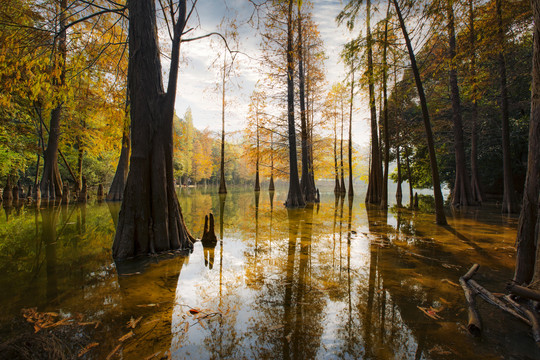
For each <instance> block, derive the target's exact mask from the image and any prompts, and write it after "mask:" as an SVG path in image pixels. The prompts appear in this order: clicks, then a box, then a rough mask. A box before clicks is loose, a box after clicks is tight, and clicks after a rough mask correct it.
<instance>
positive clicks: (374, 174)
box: [366, 0, 383, 204]
mask: <svg viewBox="0 0 540 360" xmlns="http://www.w3.org/2000/svg"><path fill="white" fill-rule="evenodd" d="M366 11H367V13H366V31H367V35H366V41H367V72H368V81H369V110H370V113H371V168H370V171H369V181H368V191H367V193H366V202H367V203H370V204H380V203H381V192H382V177H383V176H382V163H381V153H380V148H379V134H378V126H377V108H376V106H375V80H374V75H373V49H372V46H373V39H372V36H371V25H370V20H371V0H367V1H366Z"/></svg>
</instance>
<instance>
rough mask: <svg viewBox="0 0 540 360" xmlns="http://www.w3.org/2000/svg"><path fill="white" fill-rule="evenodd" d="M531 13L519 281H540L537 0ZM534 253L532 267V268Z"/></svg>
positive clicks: (539, 14) (539, 4) (539, 30)
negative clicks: (527, 141) (539, 240)
mask: <svg viewBox="0 0 540 360" xmlns="http://www.w3.org/2000/svg"><path fill="white" fill-rule="evenodd" d="M531 5H532V10H533V16H534V30H533V34H534V40H533V61H532V83H531V118H530V123H529V158H528V162H527V178H526V180H525V189H524V191H523V204H522V207H521V213H520V215H519V223H518V232H517V239H516V245H517V255H516V270H515V273H514V281H515V282H516V283H517V284H518V285H521V284H523V283H525V284H528V283H529V282H531V278H533V274H534V279H533V281H534V282H537V281H540V251H538V249H537V247H538V245H537V244H535V242H536V241H538V233H537V231H538V229H537V228H536V227H537V226H539V225H540V224H538V223H537V220H538V200H539V199H538V196H539V195H540V1H538V0H532V1H531ZM535 255H536V269H535Z"/></svg>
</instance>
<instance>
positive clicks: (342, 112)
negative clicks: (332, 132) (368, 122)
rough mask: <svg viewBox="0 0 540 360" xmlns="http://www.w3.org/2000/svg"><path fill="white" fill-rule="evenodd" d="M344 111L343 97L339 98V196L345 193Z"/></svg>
mask: <svg viewBox="0 0 540 360" xmlns="http://www.w3.org/2000/svg"><path fill="white" fill-rule="evenodd" d="M344 118H345V109H344V107H343V97H341V138H340V146H339V148H340V165H339V170H340V176H341V183H340V194H341V195H345V194H346V193H347V188H346V187H345V175H344V172H345V167H344V166H343V123H344V122H345V121H344V120H345V119H344Z"/></svg>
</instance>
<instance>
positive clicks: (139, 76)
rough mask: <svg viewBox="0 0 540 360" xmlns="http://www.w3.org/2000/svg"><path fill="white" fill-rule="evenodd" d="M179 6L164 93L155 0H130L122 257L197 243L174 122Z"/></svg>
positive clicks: (182, 6)
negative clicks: (178, 186)
mask: <svg viewBox="0 0 540 360" xmlns="http://www.w3.org/2000/svg"><path fill="white" fill-rule="evenodd" d="M178 6H179V9H178V14H179V15H178V19H177V21H176V23H175V26H174V35H173V43H172V55H171V68H170V71H169V81H168V86H167V92H164V90H163V83H162V78H161V63H160V52H159V45H158V34H157V24H156V14H155V4H154V1H152V0H140V1H129V2H128V10H129V50H130V58H129V61H130V64H129V66H130V68H131V69H132V72H131V74H132V76H131V77H130V78H129V79H128V88H129V97H130V100H131V111H130V115H131V134H132V153H131V159H130V164H129V174H128V178H127V182H126V188H125V190H124V201H123V202H122V209H121V211H120V216H119V219H118V227H117V229H116V236H115V239H114V243H113V257H114V258H116V259H125V258H129V257H133V256H137V255H146V254H152V253H157V252H161V251H167V250H171V249H191V248H192V246H193V245H192V243H191V240H192V239H193V237H192V236H191V235H190V233H189V232H188V230H187V228H186V225H185V223H184V219H183V216H182V212H181V209H180V204H179V203H178V199H177V197H176V193H175V189H174V178H173V166H172V155H173V154H172V153H173V138H172V133H173V131H172V124H173V123H172V121H173V115H174V99H175V96H176V85H177V79H178V61H179V55H180V37H181V34H182V32H183V29H184V26H185V17H186V0H182V1H180V3H179V5H178Z"/></svg>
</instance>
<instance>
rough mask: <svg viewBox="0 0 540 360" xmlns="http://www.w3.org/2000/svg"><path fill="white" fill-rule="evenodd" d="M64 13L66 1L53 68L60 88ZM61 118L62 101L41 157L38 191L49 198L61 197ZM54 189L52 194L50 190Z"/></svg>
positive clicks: (53, 115)
mask: <svg viewBox="0 0 540 360" xmlns="http://www.w3.org/2000/svg"><path fill="white" fill-rule="evenodd" d="M66 11H67V0H61V1H60V14H59V17H58V19H59V26H60V32H59V33H58V39H57V41H58V46H57V48H56V49H55V50H56V54H55V60H54V64H53V66H54V67H55V68H56V69H58V71H59V73H60V75H59V77H58V79H55V80H54V85H56V86H58V87H62V86H64V85H65V80H66V54H67V45H66V44H67V35H66ZM61 116H62V101H58V103H57V104H56V106H55V108H54V109H53V110H52V111H51V120H50V123H49V140H48V142H47V150H45V153H44V155H43V175H42V177H41V185H40V188H41V189H40V190H41V193H42V194H47V193H49V197H51V198H54V197H55V195H56V197H57V198H61V197H62V188H63V186H62V179H61V177H60V171H59V170H58V147H59V145H60V118H61ZM53 188H54V190H55V191H54V193H50V191H49V190H50V189H53Z"/></svg>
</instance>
